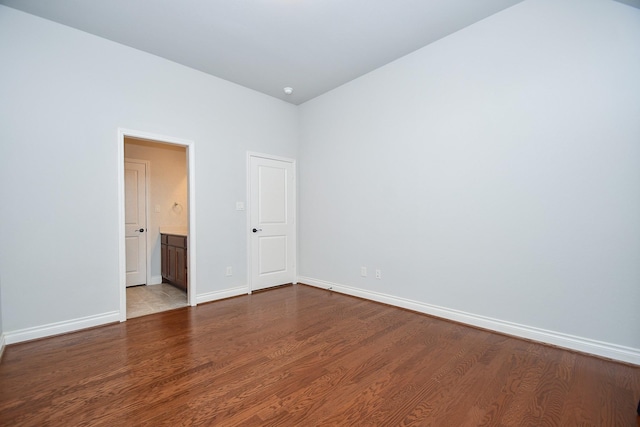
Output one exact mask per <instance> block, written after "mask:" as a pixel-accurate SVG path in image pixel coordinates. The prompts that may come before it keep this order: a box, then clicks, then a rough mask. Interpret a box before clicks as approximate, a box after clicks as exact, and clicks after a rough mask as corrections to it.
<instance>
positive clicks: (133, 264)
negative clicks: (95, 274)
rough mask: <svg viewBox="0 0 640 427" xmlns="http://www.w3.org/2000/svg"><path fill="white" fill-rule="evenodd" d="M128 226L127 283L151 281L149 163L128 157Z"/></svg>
mask: <svg viewBox="0 0 640 427" xmlns="http://www.w3.org/2000/svg"><path fill="white" fill-rule="evenodd" d="M124 200H125V201H124V222H125V224H124V228H125V251H126V271H127V286H135V285H145V284H146V283H147V233H146V231H147V167H146V164H145V163H138V162H133V161H125V165H124Z"/></svg>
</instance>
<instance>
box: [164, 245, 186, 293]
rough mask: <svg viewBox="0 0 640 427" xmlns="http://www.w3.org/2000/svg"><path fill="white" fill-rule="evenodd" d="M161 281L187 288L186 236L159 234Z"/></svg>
mask: <svg viewBox="0 0 640 427" xmlns="http://www.w3.org/2000/svg"><path fill="white" fill-rule="evenodd" d="M160 257H161V258H162V260H161V265H162V267H161V269H162V281H163V282H165V283H170V284H172V285H173V286H176V287H177V288H180V289H182V290H184V291H186V290H187V265H188V264H187V237H186V236H179V235H174V234H160Z"/></svg>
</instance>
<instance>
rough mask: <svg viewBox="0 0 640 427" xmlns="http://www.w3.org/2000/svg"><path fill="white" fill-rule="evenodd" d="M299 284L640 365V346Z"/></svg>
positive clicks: (310, 282) (345, 288)
mask: <svg viewBox="0 0 640 427" xmlns="http://www.w3.org/2000/svg"><path fill="white" fill-rule="evenodd" d="M298 283H304V284H307V285H311V286H315V287H317V288H322V289H329V288H331V290H332V291H335V292H339V293H343V294H347V295H352V296H356V297H360V298H364V299H368V300H372V301H377V302H382V303H385V304H389V305H393V306H396V307H402V308H406V309H408V310H413V311H417V312H420V313H425V314H429V315H432V316H437V317H441V318H443V319H448V320H453V321H456V322H460V323H465V324H467V325H472V326H477V327H480V328H484V329H489V330H492V331H496V332H501V333H504V334H508V335H513V336H517V337H521V338H526V339H530V340H534V341H538V342H542V343H546V344H551V345H555V346H558V347H563V348H567V349H571V350H576V351H580V352H583V353H589V354H594V355H597V356H602V357H607V358H610V359H615V360H619V361H622V362H627V363H632V364H634V365H640V349H637V348H631V347H625V346H621V345H617V344H612V343H607V342H602V341H597V340H592V339H589V338H583V337H578V336H574V335H569V334H564V333H562V332H555V331H549V330H546V329H540V328H536V327H532V326H527V325H521V324H518V323H513V322H508V321H504V320H499V319H494V318H491V317H486V316H479V315H476V314H472V313H467V312H464V311H459V310H453V309H450V308H446V307H439V306H436V305H432V304H427V303H424V302H420V301H413V300H409V299H405V298H400V297H396V296H393V295H388V294H383V293H379V292H372V291H367V290H364V289H360V288H355V287H351V286H345V285H340V284H337V283H331V282H327V281H324V280H318V279H313V278H311V277H303V276H298Z"/></svg>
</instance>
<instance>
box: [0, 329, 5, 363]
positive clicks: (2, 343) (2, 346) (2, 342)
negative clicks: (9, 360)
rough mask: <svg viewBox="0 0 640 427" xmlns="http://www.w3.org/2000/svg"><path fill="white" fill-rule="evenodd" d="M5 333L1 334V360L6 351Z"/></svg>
mask: <svg viewBox="0 0 640 427" xmlns="http://www.w3.org/2000/svg"><path fill="white" fill-rule="evenodd" d="M4 345H5V343H4V334H0V361H2V354H3V353H4Z"/></svg>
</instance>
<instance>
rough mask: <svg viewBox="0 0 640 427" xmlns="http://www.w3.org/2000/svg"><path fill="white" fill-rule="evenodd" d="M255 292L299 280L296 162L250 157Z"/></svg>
mask: <svg viewBox="0 0 640 427" xmlns="http://www.w3.org/2000/svg"><path fill="white" fill-rule="evenodd" d="M248 163H249V183H250V184H249V203H250V207H249V208H250V212H249V218H250V220H249V221H250V224H249V247H250V254H251V260H250V263H249V266H250V270H251V273H250V278H251V290H253V291H255V290H258V289H264V288H268V287H271V286H276V285H282V284H286V283H295V281H296V265H295V262H296V260H295V256H296V236H295V228H296V226H295V213H296V198H295V194H296V190H295V162H294V161H293V160H288V159H282V158H275V157H269V156H265V155H258V154H252V153H250V154H249V162H248Z"/></svg>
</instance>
